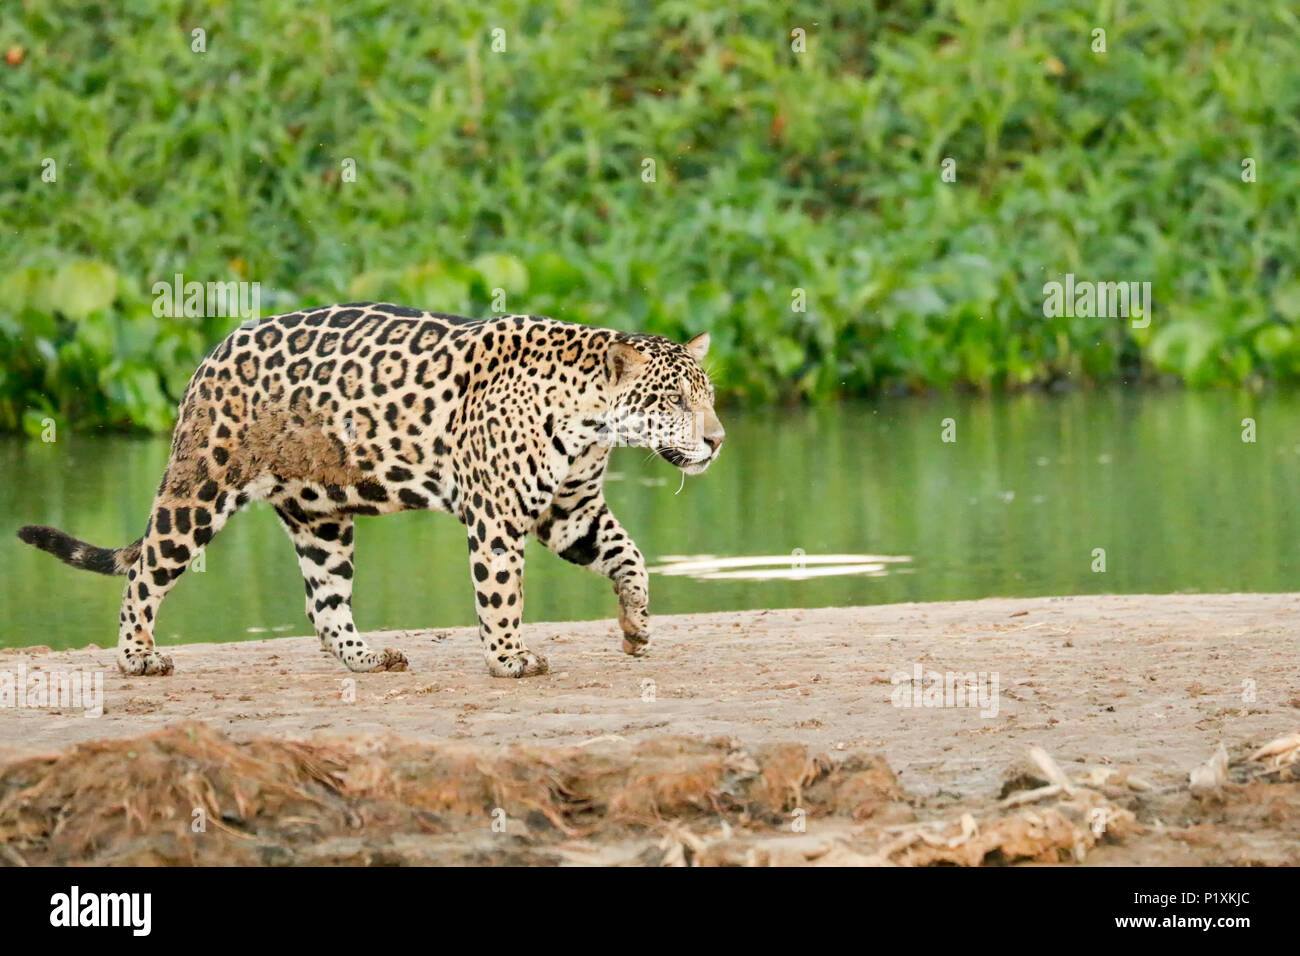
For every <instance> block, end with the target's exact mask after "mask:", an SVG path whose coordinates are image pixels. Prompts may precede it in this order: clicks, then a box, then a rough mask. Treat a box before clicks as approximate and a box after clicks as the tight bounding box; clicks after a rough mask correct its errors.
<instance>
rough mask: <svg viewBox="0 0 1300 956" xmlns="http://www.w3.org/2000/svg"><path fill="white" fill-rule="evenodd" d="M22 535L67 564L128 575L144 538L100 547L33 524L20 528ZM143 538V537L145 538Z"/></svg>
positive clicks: (90, 569)
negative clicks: (120, 545) (122, 544)
mask: <svg viewBox="0 0 1300 956" xmlns="http://www.w3.org/2000/svg"><path fill="white" fill-rule="evenodd" d="M18 537H20V538H22V539H23V540H24V541H26V542H27V543H28V544H30V545H35V546H36V547H38V548H40V549H41V550H42V551H48V552H49V553H50V554H52V555H54V556H55V557H56V558H58V559H59V560H60V561H62V562H63V563H64V564H70V565H72V566H73V567H74V568H81V569H82V570H83V571H94V572H95V573H96V574H126V572H127V571H129V570H130V569H131V565H133V564H135V561H136V558H138V557H140V541H137V542H135V544H129V545H127V546H126V547H125V548H97V547H95V546H94V545H93V544H86V542H84V541H78V540H77V539H76V538H74V537H73V536H72V535H70V534H66V533H65V532H62V531H60V530H59V529H57V528H45V527H42V526H41V525H35V524H29V525H27V526H25V527H22V528H19V529H18ZM141 540H143V539H141Z"/></svg>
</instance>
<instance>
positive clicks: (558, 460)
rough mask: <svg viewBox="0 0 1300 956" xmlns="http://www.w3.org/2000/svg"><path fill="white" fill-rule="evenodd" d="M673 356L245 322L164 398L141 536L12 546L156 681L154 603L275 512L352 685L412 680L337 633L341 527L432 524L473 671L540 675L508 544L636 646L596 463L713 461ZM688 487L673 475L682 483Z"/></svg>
mask: <svg viewBox="0 0 1300 956" xmlns="http://www.w3.org/2000/svg"><path fill="white" fill-rule="evenodd" d="M708 349H709V335H708V334H707V333H703V334H700V335H697V336H695V337H694V338H692V339H691V340H690V341H688V342H686V343H685V344H680V343H677V342H674V341H672V340H670V339H668V338H665V337H663V336H658V335H649V334H640V333H625V332H619V331H614V330H611V329H601V328H594V327H590V326H585V325H578V324H574V323H570V322H562V321H559V320H556V319H551V318H546V317H543V316H533V315H502V316H495V317H491V318H483V319H469V318H465V317H462V316H454V315H445V314H442V313H437V312H426V311H422V310H419V309H414V308H408V307H406V306H398V305H392V304H388V303H350V304H344V305H334V306H326V307H323V308H316V309H310V310H305V311H298V312H291V313H287V314H284V315H276V316H271V317H268V318H265V319H261V320H258V321H250V322H247V323H245V324H244V325H241V326H239V327H238V328H236V329H234V330H233V331H232V332H231V333H230V334H229V335H227V336H226V338H225V339H223V340H222V341H221V342H220V343H218V344H217V346H216V347H215V348H214V349H213V350H212V351H211V352H210V353H209V354H208V355H207V357H206V358H204V360H203V361H202V362H201V363H200V364H199V366H198V369H197V370H196V371H195V373H194V375H193V376H192V378H191V379H190V382H189V384H188V386H187V387H186V390H185V393H184V396H183V397H182V399H181V402H180V405H179V409H178V416H177V424H176V429H175V432H174V434H173V436H172V444H171V453H170V456H169V458H168V462H167V467H166V470H165V471H164V473H163V477H162V481H161V483H160V484H159V486H158V490H157V493H156V495H155V497H154V500H153V506H152V508H151V511H150V514H149V518H148V521H147V522H146V524H145V528H144V534H143V536H142V537H141V538H140V539H139V540H137V541H136V542H134V543H133V544H130V545H127V546H126V547H121V548H101V547H96V546H94V545H91V544H87V543H86V542H84V541H80V540H78V539H76V538H74V537H72V536H71V535H69V534H67V533H65V532H63V531H59V530H57V529H55V528H49V527H43V526H36V525H28V526H26V527H23V528H21V529H20V530H19V532H18V536H19V537H20V538H21V539H22V540H23V541H25V542H27V543H28V544H31V545H34V546H36V547H37V548H40V549H41V550H43V551H47V552H49V553H51V554H53V555H55V556H56V557H58V558H60V559H61V560H62V561H64V562H65V563H66V564H69V565H71V566H73V567H76V568H82V569H85V570H88V571H95V572H98V573H100V574H109V575H123V576H125V577H126V589H125V593H124V595H123V598H122V606H121V613H120V615H119V620H118V644H117V662H118V666H119V668H120V670H121V671H122V672H123V673H124V674H127V675H166V674H170V673H172V671H173V669H174V668H173V662H172V660H171V658H170V657H169V656H167V655H165V654H163V653H161V652H160V651H159V650H158V647H157V646H156V645H155V641H154V629H155V627H156V623H157V617H158V610H159V607H160V605H161V604H162V601H163V598H164V597H166V595H167V593H168V592H169V591H170V590H171V588H172V587H173V586H174V585H175V584H176V581H177V579H178V578H179V577H180V576H181V575H182V574H183V573H184V571H185V570H186V568H187V567H189V565H190V564H191V562H192V561H193V560H194V559H195V558H196V557H197V556H198V555H199V554H200V553H201V552H203V550H204V549H205V548H206V547H207V546H208V544H209V543H210V542H211V541H212V539H213V537H214V536H215V535H216V534H217V533H218V532H219V531H220V530H221V529H222V527H223V526H224V525H225V524H226V522H227V521H228V520H229V518H230V517H231V515H233V514H234V513H235V512H237V511H239V510H240V509H242V508H244V507H245V506H246V505H248V504H249V503H250V502H253V501H265V502H267V503H268V504H269V505H270V506H271V507H272V508H273V509H274V510H275V513H276V515H277V516H278V517H279V520H280V522H281V523H282V524H283V526H284V529H285V531H287V532H288V535H289V538H290V539H291V541H292V542H293V547H294V549H295V551H296V553H297V556H298V565H299V568H300V569H301V571H302V576H303V579H304V582H305V586H306V594H307V598H306V609H307V617H308V619H309V620H310V621H311V624H312V626H313V627H314V629H315V631H316V635H317V637H319V639H320V641H321V643H322V646H323V647H324V648H325V649H326V650H328V651H329V652H331V653H332V654H333V655H334V656H335V657H337V658H338V659H339V660H340V661H341V662H342V663H343V664H344V665H346V666H347V667H348V668H349V669H350V670H352V671H358V672H369V671H394V670H405V669H406V668H407V664H408V662H407V658H406V656H405V654H403V653H401V652H400V651H396V650H391V649H385V650H376V649H374V648H372V647H371V646H370V645H369V644H368V643H367V642H366V640H365V639H364V638H363V637H362V635H361V634H360V633H359V632H358V631H357V628H356V625H355V623H354V622H353V618H352V584H353V576H354V572H355V567H354V558H353V536H354V522H355V519H356V517H358V516H364V515H381V514H390V513H393V512H398V511H410V510H432V511H444V512H448V513H450V514H452V515H454V516H455V517H456V518H458V519H459V521H460V522H461V524H462V525H464V526H465V528H466V532H467V538H468V546H469V568H470V580H471V583H472V587H473V591H474V596H475V601H476V606H477V612H478V621H479V639H480V641H481V644H482V650H483V654H484V658H485V660H486V662H487V668H488V672H489V673H490V674H492V675H493V676H496V677H526V676H530V675H535V674H543V673H545V672H546V671H547V669H548V663H547V660H546V658H545V657H543V656H542V655H541V654H538V653H537V652H535V651H532V650H530V649H529V648H528V647H527V646H526V645H525V644H524V641H523V638H522V637H521V635H520V620H521V617H522V614H523V604H524V593H523V571H524V543H525V540H526V539H527V537H528V536H529V535H533V536H534V537H535V538H536V540H538V541H539V542H541V544H542V545H544V546H545V547H546V548H547V549H549V550H551V551H553V552H555V553H556V554H558V555H559V556H560V557H561V558H563V559H565V560H566V561H569V562H571V563H573V564H575V565H580V566H582V567H585V568H589V569H591V570H592V571H595V572H597V573H599V574H602V575H604V576H605V577H606V578H608V579H609V580H610V581H611V582H612V584H613V590H614V593H615V595H616V597H617V599H618V610H619V616H618V621H619V626H620V630H621V632H622V650H623V651H624V652H626V653H628V654H632V655H641V654H644V653H645V652H646V650H647V648H648V646H649V643H650V628H649V598H650V594H649V578H648V576H647V573H646V565H645V559H644V557H643V556H642V554H641V552H640V550H639V549H638V548H637V546H636V544H635V543H634V542H633V540H632V538H631V537H630V536H629V535H628V533H627V531H626V530H625V529H624V528H623V526H622V524H620V523H619V520H618V519H617V518H616V517H615V516H614V515H613V513H611V511H610V509H609V506H608V504H607V503H606V501H605V494H604V479H605V472H606V467H607V465H608V463H609V457H610V452H611V450H612V449H613V448H614V447H617V446H620V445H630V446H633V447H640V448H647V449H651V450H652V452H653V453H657V454H658V455H660V456H661V457H662V458H664V459H665V460H666V461H668V462H669V463H670V464H672V465H673V466H675V467H676V468H678V469H680V471H681V472H683V473H684V475H686V474H689V475H696V474H700V473H702V472H703V471H705V469H707V468H708V467H709V466H710V465H711V464H712V463H713V462H714V461H715V460H716V459H717V457H718V453H719V451H720V449H721V447H722V444H723V441H724V439H725V437H726V433H725V431H724V429H723V427H722V423H721V422H720V421H719V420H718V417H717V414H716V412H715V410H714V389H713V385H712V384H711V382H710V380H709V376H708V374H707V373H706V371H705V369H704V367H703V366H702V364H701V363H702V361H703V359H704V357H705V355H706V354H707V352H708ZM683 480H684V478H683Z"/></svg>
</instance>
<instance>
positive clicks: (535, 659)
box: [487, 651, 551, 677]
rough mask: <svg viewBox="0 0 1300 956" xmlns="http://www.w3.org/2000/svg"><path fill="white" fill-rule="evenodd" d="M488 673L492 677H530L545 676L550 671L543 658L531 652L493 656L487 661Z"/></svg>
mask: <svg viewBox="0 0 1300 956" xmlns="http://www.w3.org/2000/svg"><path fill="white" fill-rule="evenodd" d="M487 662H488V673H489V674H491V675H492V676H493V677H532V676H534V675H536V674H545V673H546V672H547V671H548V670H549V669H550V666H551V665H550V664H549V663H547V660H546V658H545V657H542V655H540V654H534V653H533V652H532V651H515V652H514V653H513V654H495V655H492V656H490V657H489V658H488V659H487Z"/></svg>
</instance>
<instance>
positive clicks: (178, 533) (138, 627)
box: [117, 482, 237, 675]
mask: <svg viewBox="0 0 1300 956" xmlns="http://www.w3.org/2000/svg"><path fill="white" fill-rule="evenodd" d="M215 487H216V485H215V482H209V483H207V484H205V485H204V486H203V487H201V488H200V489H199V492H198V495H197V496H196V497H189V498H182V497H179V496H176V495H174V494H172V493H170V492H169V491H166V490H163V491H160V492H159V495H158V497H157V499H155V501H154V506H153V513H152V514H151V515H150V516H149V524H148V526H147V527H146V528H145V535H144V538H143V539H142V540H141V542H140V556H139V557H138V558H136V561H135V563H134V564H133V565H132V566H131V569H130V570H129V571H128V572H127V576H126V592H125V593H124V594H123V595H122V611H121V614H120V615H119V618H118V635H117V666H118V669H119V670H121V672H122V673H123V674H127V675H140V674H170V673H171V672H172V661H171V658H170V657H167V656H166V655H165V654H160V653H159V652H158V650H157V648H156V647H154V639H153V630H154V625H155V623H156V621H157V619H158V608H159V606H160V605H161V604H162V600H163V598H164V597H166V596H167V592H168V591H170V590H171V589H172V586H173V585H175V583H176V579H177V578H179V577H180V576H181V575H182V574H184V573H185V569H186V568H187V567H189V564H190V562H191V561H192V560H193V559H194V557H195V556H196V555H197V554H198V553H199V552H200V551H201V550H203V548H204V547H205V546H206V545H207V543H208V542H209V541H211V540H212V538H213V536H214V535H216V533H217V532H218V531H220V530H221V528H222V527H223V526H224V525H225V523H226V521H227V519H229V517H230V515H231V514H232V513H233V512H234V511H235V509H236V507H237V506H236V504H235V501H234V496H228V495H226V494H224V493H222V494H220V495H218V494H217V492H216V491H215Z"/></svg>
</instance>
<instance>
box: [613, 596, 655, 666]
mask: <svg viewBox="0 0 1300 956" xmlns="http://www.w3.org/2000/svg"><path fill="white" fill-rule="evenodd" d="M618 626H619V627H620V628H621V629H622V631H623V653H624V654H631V655H632V656H633V657H644V656H645V655H646V654H647V653H649V651H650V615H649V614H647V613H646V612H645V609H644V608H623V609H622V611H621V613H620V614H619V616H618Z"/></svg>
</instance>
